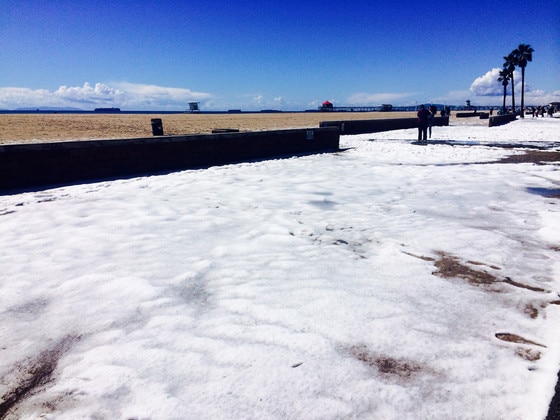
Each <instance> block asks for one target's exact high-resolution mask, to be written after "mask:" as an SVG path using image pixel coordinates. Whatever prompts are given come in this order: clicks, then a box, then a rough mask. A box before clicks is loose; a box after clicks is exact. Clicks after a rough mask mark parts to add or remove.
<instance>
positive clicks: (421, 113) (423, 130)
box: [416, 105, 430, 143]
mask: <svg viewBox="0 0 560 420" xmlns="http://www.w3.org/2000/svg"><path fill="white" fill-rule="evenodd" d="M416 115H417V117H418V143H428V119H429V118H430V111H428V110H427V109H426V107H425V106H424V105H420V109H419V110H418V113H417V114H416Z"/></svg>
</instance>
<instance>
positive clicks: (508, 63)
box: [504, 50, 517, 114]
mask: <svg viewBox="0 0 560 420" xmlns="http://www.w3.org/2000/svg"><path fill="white" fill-rule="evenodd" d="M504 60H505V62H504V69H507V70H508V72H509V76H510V77H509V79H510V80H511V108H512V110H513V113H514V114H515V82H514V80H513V72H514V71H515V67H516V66H517V55H516V54H515V50H513V51H512V52H511V53H509V54H508V55H507V56H506V57H504Z"/></svg>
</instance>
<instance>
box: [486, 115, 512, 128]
mask: <svg viewBox="0 0 560 420" xmlns="http://www.w3.org/2000/svg"><path fill="white" fill-rule="evenodd" d="M516 119H517V115H515V114H505V115H496V116H495V117H490V118H489V119H488V127H496V126H498V125H504V124H507V123H509V122H512V121H515V120H516Z"/></svg>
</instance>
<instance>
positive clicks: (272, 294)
mask: <svg viewBox="0 0 560 420" xmlns="http://www.w3.org/2000/svg"><path fill="white" fill-rule="evenodd" d="M470 121H471V122H470V123H469V122H467V121H465V123H459V124H458V125H455V126H450V127H436V128H434V133H433V138H434V139H452V140H459V141H462V142H467V143H468V142H472V144H469V145H462V146H450V145H444V144H435V145H434V144H432V145H428V146H416V145H412V144H410V143H411V142H410V140H411V139H413V138H415V137H416V130H401V131H391V132H386V133H376V134H369V135H359V136H343V137H342V138H341V147H343V148H348V150H345V151H343V152H339V153H334V154H322V155H314V156H305V157H296V158H291V159H279V160H269V161H263V162H256V163H244V164H237V165H228V166H222V167H213V168H210V169H207V170H187V171H183V172H177V173H173V174H169V175H163V176H151V177H141V178H135V179H128V180H117V181H113V182H102V183H96V184H89V185H76V186H68V187H64V188H57V189H51V190H46V191H40V192H30V193H22V194H17V195H10V196H0V237H1V238H2V247H1V248H0V273H1V274H0V276H1V277H0V292H1V296H2V299H1V300H0V396H2V395H3V396H4V397H3V399H4V400H6V399H7V398H8V396H10V395H12V394H13V393H14V392H15V390H17V388H18V386H21V384H24V383H26V381H29V378H30V377H32V376H33V375H36V372H37V371H38V370H40V369H43V370H47V371H48V370H49V369H50V370H51V371H52V373H51V374H50V376H49V375H47V377H46V378H43V379H41V380H40V381H39V384H38V386H36V387H35V388H34V389H33V390H31V391H30V392H29V393H28V395H26V396H25V398H22V399H21V401H20V402H18V403H17V404H16V406H15V407H14V408H12V409H11V411H10V413H9V416H8V418H21V419H36V418H45V419H84V418H85V419H88V418H91V419H186V418H188V419H199V418H205V419H286V418H290V419H296V418H297V419H339V418H371V419H426V418H435V419H443V418H461V419H462V418H476V419H524V420H527V419H542V418H543V417H544V416H545V415H546V412H547V410H548V404H549V402H550V399H551V398H552V396H553V393H554V386H555V383H556V380H557V376H556V375H557V372H558V369H559V367H560V334H559V327H558V325H559V322H560V306H559V305H558V304H557V303H553V302H554V301H558V299H559V295H558V293H559V292H560V241H559V238H560V201H559V200H558V198H554V197H545V196H542V195H539V194H534V193H533V192H543V191H544V192H546V191H550V190H553V191H554V190H558V189H559V188H560V168H559V166H558V164H557V163H555V164H547V165H535V164H532V163H520V164H499V163H490V164H483V163H482V162H492V161H496V160H498V159H500V158H502V157H505V156H508V155H511V154H513V153H521V152H522V150H521V149H516V150H507V149H503V148H495V147H486V146H484V145H474V143H475V142H481V143H484V142H516V143H519V142H532V143H531V144H534V142H535V141H536V142H541V143H546V142H549V143H550V142H558V141H559V133H560V119H538V120H537V119H531V118H528V119H525V120H524V121H516V122H514V123H511V124H508V125H505V126H501V127H492V128H488V127H486V126H483V125H479V124H477V123H472V120H470ZM484 124H486V122H484ZM555 147H556V149H558V148H559V147H558V143H556V146H555ZM541 189H542V190H541ZM442 255H448V256H450V257H448V258H451V256H452V257H455V260H452V261H455V262H457V263H458V264H461V265H463V266H466V267H470V268H471V269H472V270H475V271H478V272H487V273H489V274H491V275H493V276H495V277H496V279H497V281H496V282H494V283H492V284H473V283H471V282H469V281H467V280H465V279H464V278H458V277H456V278H444V277H442V276H439V275H437V271H438V269H437V267H436V263H437V262H438V261H439V260H440V259H441V258H442ZM508 278H509V279H511V282H509V283H508V282H507V281H503V280H508ZM523 286H529V287H530V288H526V287H523ZM539 289H542V290H539ZM496 334H498V336H497V335H496ZM500 334H511V336H508V335H506V336H502V335H500ZM513 335H515V336H516V337H518V338H522V339H524V340H528V341H527V342H524V343H518V342H511V341H504V340H503V339H500V338H499V337H501V338H504V337H505V338H508V337H510V338H511V337H514V336H513ZM10 416H12V417H10Z"/></svg>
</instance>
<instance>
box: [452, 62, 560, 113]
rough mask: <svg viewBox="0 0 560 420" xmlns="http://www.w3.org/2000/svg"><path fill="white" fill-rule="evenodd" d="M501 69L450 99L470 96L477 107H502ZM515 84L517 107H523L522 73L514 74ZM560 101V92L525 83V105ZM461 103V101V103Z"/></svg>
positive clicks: (478, 79) (488, 73) (483, 77)
mask: <svg viewBox="0 0 560 420" xmlns="http://www.w3.org/2000/svg"><path fill="white" fill-rule="evenodd" d="M500 70H501V69H499V68H493V69H492V70H490V71H488V72H487V73H486V74H484V75H483V76H480V77H477V78H476V79H475V80H474V82H473V83H472V84H471V87H470V89H469V91H468V92H461V91H457V92H450V93H449V94H448V98H450V99H460V96H461V95H463V97H464V98H466V97H467V96H470V99H471V101H472V103H473V104H476V105H497V104H498V102H499V104H500V105H501V102H500V101H501V99H502V98H503V95H504V87H503V86H502V83H501V82H498V77H499V73H500ZM513 78H514V82H515V98H516V105H521V73H519V72H518V71H515V72H514V74H513ZM558 100H560V92H559V91H556V92H552V93H548V92H545V91H543V90H540V89H535V90H533V88H532V87H531V85H530V84H528V83H525V104H526V105H528V106H530V105H546V104H548V103H550V102H554V101H558ZM459 102H460V101H459ZM506 103H508V105H509V103H511V84H510V85H508V86H507V102H506Z"/></svg>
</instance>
